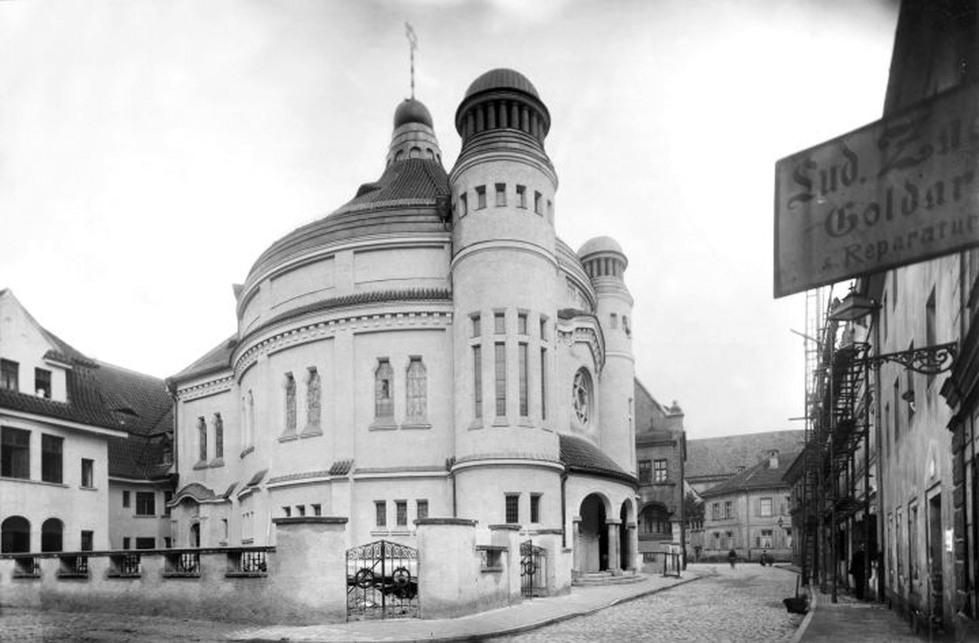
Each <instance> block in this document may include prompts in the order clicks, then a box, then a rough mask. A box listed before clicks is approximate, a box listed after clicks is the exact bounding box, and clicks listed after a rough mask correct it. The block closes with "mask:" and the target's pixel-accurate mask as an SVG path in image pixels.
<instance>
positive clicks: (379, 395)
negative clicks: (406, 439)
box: [374, 357, 394, 421]
mask: <svg viewBox="0 0 979 643" xmlns="http://www.w3.org/2000/svg"><path fill="white" fill-rule="evenodd" d="M374 418H375V419H378V420H389V421H390V420H393V419H394V371H393V370H392V369H391V362H390V361H388V358H387V357H380V358H378V360H377V369H376V370H375V371H374Z"/></svg>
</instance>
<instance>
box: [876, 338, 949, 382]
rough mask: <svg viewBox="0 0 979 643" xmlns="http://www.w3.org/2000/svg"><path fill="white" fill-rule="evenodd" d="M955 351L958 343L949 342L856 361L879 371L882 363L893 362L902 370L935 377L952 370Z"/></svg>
mask: <svg viewBox="0 0 979 643" xmlns="http://www.w3.org/2000/svg"><path fill="white" fill-rule="evenodd" d="M957 350H958V342H949V343H947V344H935V345H934V346H922V347H921V348H912V349H911V350H907V351H898V352H896V353H884V354H883V355H871V356H869V357H864V358H863V359H861V360H857V361H859V362H862V363H865V364H869V365H870V366H871V367H872V368H874V369H879V368H880V367H881V365H882V364H883V363H884V362H894V363H897V364H901V365H902V366H904V368H906V369H908V370H911V371H914V372H915V373H922V374H923V375H937V374H939V373H944V372H945V371H949V370H952V364H953V363H954V362H955V354H956V352H957Z"/></svg>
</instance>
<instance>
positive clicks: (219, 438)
mask: <svg viewBox="0 0 979 643" xmlns="http://www.w3.org/2000/svg"><path fill="white" fill-rule="evenodd" d="M214 457H215V458H223V457H224V420H223V419H221V414H220V413H215V414H214Z"/></svg>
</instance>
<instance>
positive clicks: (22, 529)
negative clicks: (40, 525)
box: [0, 516, 31, 554]
mask: <svg viewBox="0 0 979 643" xmlns="http://www.w3.org/2000/svg"><path fill="white" fill-rule="evenodd" d="M30 550H31V523H30V521H29V520H27V518H24V517H23V516H10V517H9V518H7V519H6V520H4V521H3V524H2V525H0V553H4V554H19V553H24V552H29V551H30Z"/></svg>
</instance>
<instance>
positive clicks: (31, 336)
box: [0, 290, 68, 402]
mask: <svg viewBox="0 0 979 643" xmlns="http://www.w3.org/2000/svg"><path fill="white" fill-rule="evenodd" d="M52 348H54V346H53V345H52V344H51V343H50V342H48V340H47V339H45V337H44V335H42V334H41V332H40V329H39V328H38V326H37V324H36V323H35V322H34V321H33V320H32V319H31V317H30V315H28V314H27V311H26V310H24V308H23V307H22V306H21V305H20V302H19V301H17V299H16V298H14V296H13V294H12V293H11V292H10V291H9V290H7V291H5V292H4V293H3V294H2V295H0V357H2V358H3V359H7V360H12V361H14V362H17V363H18V365H19V368H18V378H17V379H18V381H17V383H18V386H19V390H20V392H21V393H26V394H28V395H33V394H34V393H35V392H36V390H35V386H34V384H35V382H34V380H35V374H34V369H35V368H43V369H45V370H47V371H50V372H51V389H52V390H51V399H53V400H56V401H58V402H65V401H67V400H68V390H67V379H66V375H65V373H66V370H65V369H64V368H63V367H61V366H58V365H56V364H52V363H50V362H47V361H45V360H44V354H45V353H47V352H48V350H50V349H52Z"/></svg>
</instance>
